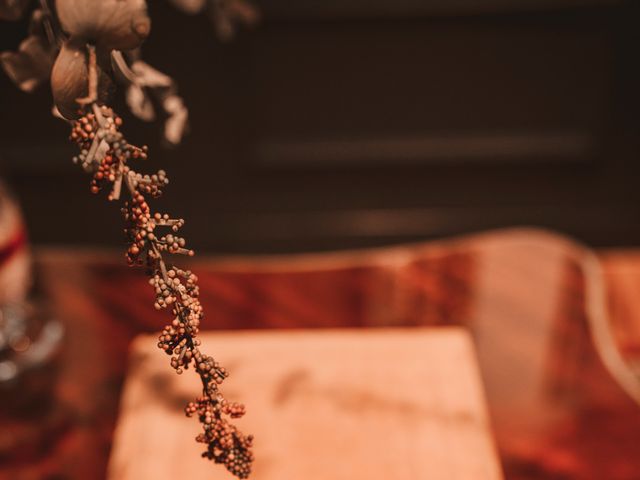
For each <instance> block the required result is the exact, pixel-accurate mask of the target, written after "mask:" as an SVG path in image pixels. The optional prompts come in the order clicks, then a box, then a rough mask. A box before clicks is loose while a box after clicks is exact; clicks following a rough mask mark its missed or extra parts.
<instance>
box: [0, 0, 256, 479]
mask: <svg viewBox="0 0 640 480" xmlns="http://www.w3.org/2000/svg"><path fill="white" fill-rule="evenodd" d="M175 1H176V2H178V3H182V2H183V0H175ZM189 1H191V0H189ZM205 2H208V4H210V6H211V12H212V14H213V15H214V19H215V20H216V22H217V23H216V25H217V28H218V33H219V35H220V36H221V37H223V38H228V37H230V36H231V35H232V34H233V28H234V23H235V22H238V21H239V22H243V23H246V24H251V23H253V22H254V21H255V20H256V19H257V13H256V11H255V10H253V8H252V7H250V6H249V4H247V3H245V2H244V0H195V3H194V2H191V6H190V7H188V8H187V7H186V6H185V9H186V10H189V9H190V8H191V9H193V8H195V9H198V8H201V6H203V5H204V3H205ZM29 3H30V0H0V19H17V18H19V17H20V16H22V15H23V14H24V13H25V12H26V11H27V7H28V6H29ZM187 3H189V2H187ZM54 4H55V8H53V5H54ZM185 5H186V4H185ZM198 5H200V6H198ZM54 12H55V13H54ZM150 29H151V20H150V18H149V16H148V14H147V5H146V1H145V0H39V8H37V9H35V10H34V13H33V17H32V22H31V28H30V37H29V38H28V39H27V40H25V41H24V42H23V43H22V44H21V45H20V48H19V51H18V52H5V53H3V54H1V55H0V65H1V66H2V67H3V68H4V69H5V70H6V71H7V73H8V74H9V76H10V77H11V78H12V79H13V80H14V82H15V83H16V84H17V85H18V86H19V87H20V88H22V89H23V90H25V91H31V90H33V89H34V88H35V87H36V86H37V85H38V84H40V83H42V82H43V80H44V79H46V78H47V77H49V76H50V78H51V89H52V93H53V99H54V104H55V110H54V111H55V113H56V114H57V115H59V116H61V117H63V118H65V119H67V120H69V121H71V124H72V132H71V139H72V140H73V141H74V142H75V143H77V145H78V146H79V147H80V154H79V155H78V156H77V157H75V158H74V161H75V162H76V163H78V164H80V165H81V166H82V168H83V169H84V170H85V171H86V172H88V173H90V174H92V176H93V178H92V181H91V191H92V192H93V193H98V192H100V191H101V190H102V189H103V188H104V187H105V186H107V187H109V189H110V192H109V195H108V198H109V200H114V201H115V200H119V199H120V198H121V197H122V195H123V192H124V193H125V195H126V194H127V193H128V200H126V201H125V202H124V206H123V208H122V212H123V215H124V218H125V223H126V229H125V232H126V234H127V236H128V239H129V247H128V250H127V254H126V255H127V259H128V262H129V264H130V265H142V266H146V268H147V272H148V274H149V276H150V280H149V283H150V284H151V286H152V287H153V288H154V289H155V293H156V300H155V307H156V308H157V309H168V310H170V311H171V313H172V316H173V320H172V321H171V323H170V324H168V325H167V326H166V327H164V329H163V330H162V333H161V334H160V336H159V338H158V347H160V348H161V349H162V350H164V351H165V352H166V353H167V355H170V356H171V366H172V367H173V368H174V369H175V370H176V372H177V373H179V374H180V373H182V372H183V371H184V370H187V369H189V368H190V367H192V368H193V369H194V370H195V371H196V373H197V374H198V375H199V377H200V380H201V382H202V396H200V397H198V398H197V399H196V401H195V402H190V403H189V404H188V405H187V406H186V408H185V412H186V414H187V416H189V417H191V416H193V415H197V416H198V418H199V420H200V422H201V423H202V428H203V432H202V433H201V434H200V435H198V437H197V438H196V440H197V441H198V442H201V443H204V444H206V446H207V449H206V451H205V452H204V453H203V456H204V457H207V458H209V459H211V460H213V461H214V462H215V463H221V464H224V465H225V467H226V468H227V469H228V470H229V471H230V472H231V473H232V474H234V475H236V476H237V477H238V478H248V476H249V474H250V473H251V464H252V462H253V454H252V453H251V444H252V441H253V437H252V436H250V435H249V436H245V435H244V434H242V433H241V432H240V431H239V430H238V429H237V428H236V427H235V426H233V425H232V424H231V423H229V421H228V420H227V419H226V417H230V418H238V417H241V416H242V415H243V414H244V407H243V406H242V405H240V404H237V403H229V402H227V400H226V399H225V398H224V397H223V395H222V393H221V392H220V390H219V385H220V384H221V383H222V382H223V380H224V379H225V378H226V377H227V376H228V373H227V371H226V370H225V369H224V368H223V367H221V366H220V365H219V364H218V363H217V362H216V361H215V360H214V359H213V358H212V357H210V356H208V355H205V354H203V353H202V352H201V351H200V342H199V340H197V339H196V336H197V335H198V332H199V328H200V321H201V320H202V317H203V310H202V306H201V305H200V302H199V300H198V294H199V290H198V285H197V277H196V276H195V275H194V274H193V273H191V272H190V271H189V270H182V269H180V268H178V267H177V266H175V265H173V264H171V263H166V261H165V259H164V255H165V254H186V255H189V256H191V255H193V251H192V250H189V249H187V248H186V241H185V239H184V238H182V237H180V236H179V235H178V232H179V230H180V228H181V227H182V225H183V224H184V221H183V220H182V219H174V218H171V217H169V215H168V214H160V213H152V212H151V209H150V206H149V204H148V202H147V196H150V197H152V198H156V197H158V196H160V195H161V194H162V190H163V189H164V187H165V186H166V185H167V184H168V182H169V181H168V179H167V176H166V174H165V172H164V171H162V170H160V171H158V173H156V174H154V175H143V174H141V173H138V172H136V171H135V170H133V169H132V168H131V166H130V165H129V161H130V160H136V159H146V158H147V148H146V147H142V148H139V147H136V146H134V145H132V144H130V143H128V142H127V141H126V139H125V138H124V136H123V135H122V133H121V132H120V126H121V124H122V121H121V120H120V118H119V117H117V116H116V115H115V113H114V112H113V110H112V109H111V108H109V107H107V106H106V103H107V99H108V97H109V93H110V90H111V87H112V86H113V84H114V82H113V80H114V78H115V79H117V80H119V81H120V82H121V83H124V84H125V85H127V101H128V104H129V107H130V108H131V110H132V111H133V113H134V114H135V115H137V116H138V117H139V118H142V119H143V120H153V119H154V118H155V110H154V103H153V102H152V100H155V104H156V105H157V107H158V108H159V109H160V110H161V111H162V113H163V114H164V115H165V117H166V122H165V138H166V139H167V141H168V142H169V143H178V142H179V141H180V140H181V138H182V135H183V133H184V130H185V128H186V123H187V117H188V114H187V110H186V107H185V106H184V104H183V102H182V99H181V98H180V97H179V96H178V95H177V93H176V92H177V89H176V86H175V83H174V82H173V80H172V79H171V78H170V77H168V76H166V75H164V74H162V73H160V72H158V71H157V70H155V69H153V68H152V67H151V66H149V65H147V64H146V63H144V62H142V61H141V60H139V59H138V58H137V55H138V49H139V47H140V45H141V44H142V42H143V41H144V39H145V38H146V37H147V36H148V35H149V32H150Z"/></svg>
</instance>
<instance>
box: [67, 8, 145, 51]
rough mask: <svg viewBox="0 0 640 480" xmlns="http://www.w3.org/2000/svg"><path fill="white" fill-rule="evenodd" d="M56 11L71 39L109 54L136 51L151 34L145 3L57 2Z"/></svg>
mask: <svg viewBox="0 0 640 480" xmlns="http://www.w3.org/2000/svg"><path fill="white" fill-rule="evenodd" d="M56 9H57V12H58V17H59V18H60V23H61V24H62V27H63V28H64V30H65V31H66V32H67V33H68V34H69V35H70V36H71V37H77V38H82V39H84V40H85V41H87V42H92V43H95V44H96V45H98V47H100V48H103V49H107V50H110V49H116V50H131V49H133V48H137V47H139V46H140V44H141V43H142V42H143V41H144V40H145V39H146V38H147V36H148V35H149V32H150V31H151V20H150V19H149V16H148V15H147V5H146V2H145V0H56Z"/></svg>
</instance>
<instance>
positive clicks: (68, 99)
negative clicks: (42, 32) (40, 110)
mask: <svg viewBox="0 0 640 480" xmlns="http://www.w3.org/2000/svg"><path fill="white" fill-rule="evenodd" d="M100 64H101V62H98V65H97V69H98V72H97V73H98V96H99V98H98V99H97V100H101V101H104V100H105V99H106V97H107V93H108V89H109V88H110V86H111V81H110V79H109V77H108V75H106V74H105V73H104V70H103V69H102V68H101V66H100ZM88 74H89V67H88V55H87V50H86V46H85V45H83V44H80V43H79V42H72V41H69V42H66V43H65V44H64V45H63V46H62V49H61V50H60V53H59V54H58V58H57V59H56V62H55V64H54V66H53V70H52V72H51V90H52V92H53V101H54V103H55V105H56V107H57V108H58V110H59V111H60V113H61V114H62V116H63V117H65V118H66V119H68V120H71V119H74V118H78V116H79V115H80V110H81V109H82V105H80V104H79V103H78V102H77V100H78V99H80V98H83V97H86V96H87V94H88V93H89V75H88Z"/></svg>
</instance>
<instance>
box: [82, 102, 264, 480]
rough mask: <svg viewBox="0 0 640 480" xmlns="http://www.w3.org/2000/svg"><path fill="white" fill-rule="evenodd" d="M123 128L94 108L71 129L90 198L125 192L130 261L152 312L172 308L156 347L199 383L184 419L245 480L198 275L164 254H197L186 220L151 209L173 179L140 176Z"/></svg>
mask: <svg viewBox="0 0 640 480" xmlns="http://www.w3.org/2000/svg"><path fill="white" fill-rule="evenodd" d="M121 124H122V121H121V119H120V118H119V117H117V116H116V115H115V114H114V112H113V110H112V109H110V108H108V107H106V106H98V105H97V104H95V103H94V104H92V105H91V111H90V113H85V114H84V115H82V116H81V117H80V118H79V119H78V120H76V121H74V122H73V124H72V132H71V140H72V141H74V142H75V143H76V144H77V145H78V146H79V148H80V154H79V155H78V156H77V157H75V158H74V162H75V163H77V164H79V165H80V166H82V168H83V169H84V170H85V171H86V172H87V173H90V174H92V175H93V178H92V181H91V191H92V192H93V193H98V192H100V191H101V190H102V189H103V188H104V187H108V188H109V189H110V193H109V196H108V198H109V200H118V199H120V198H121V196H122V192H123V190H124V191H126V192H128V196H129V198H128V200H126V201H125V202H124V206H123V208H122V213H123V215H124V218H125V223H126V229H125V232H126V234H127V237H128V239H129V248H128V249H127V253H126V256H127V261H128V263H129V264H130V265H139V266H146V269H147V273H148V274H149V276H150V280H149V283H150V285H151V286H152V287H153V288H154V290H155V294H156V300H155V304H154V306H155V308H156V309H158V310H160V309H169V310H170V311H171V314H172V316H173V320H172V321H171V323H170V324H168V325H167V326H165V327H164V329H163V330H162V333H161V334H160V336H159V337H158V347H159V348H161V349H162V350H163V351H164V352H165V353H166V354H167V355H170V356H171V366H172V367H173V368H174V369H175V370H176V372H177V373H178V374H181V373H182V372H183V371H184V370H188V369H189V368H191V367H192V368H193V369H194V370H195V372H196V373H197V374H198V375H199V377H200V380H201V382H202V396H200V397H198V398H197V399H196V401H195V402H190V403H189V404H188V405H187V406H186V408H185V412H186V414H187V416H189V417H191V416H194V415H197V417H198V419H199V420H200V422H201V423H202V428H203V432H202V433H201V434H200V435H198V437H197V438H196V440H197V441H198V442H201V443H204V444H206V445H207V449H206V451H205V452H204V453H203V454H202V455H203V457H206V458H209V459H210V460H213V461H214V462H215V463H220V464H224V466H225V467H226V468H227V470H229V472H231V473H232V474H233V475H235V476H237V477H238V478H248V477H249V474H250V473H251V464H252V462H253V454H252V452H251V445H252V442H253V437H252V436H251V435H248V436H246V435H244V434H242V433H241V432H240V431H239V430H238V429H237V428H236V427H235V426H234V425H232V424H231V423H229V421H228V420H227V419H226V418H225V417H230V418H239V417H241V416H242V415H244V413H245V409H244V406H243V405H240V404H237V403H229V402H227V400H226V399H225V398H224V397H223V395H222V393H221V392H220V390H219V386H220V384H221V383H222V382H223V381H224V379H225V378H226V377H227V376H228V373H227V371H226V370H225V369H224V368H223V367H222V366H220V364H219V363H218V362H216V361H215V360H214V359H213V357H210V356H208V355H205V354H204V353H202V352H201V351H200V341H199V340H197V339H196V337H197V335H198V332H199V329H200V321H201V319H202V317H203V314H204V312H203V309H202V305H201V304H200V301H199V300H198V295H199V289H198V284H197V281H198V278H197V277H196V276H195V275H194V274H193V273H192V272H191V271H189V270H182V269H180V268H178V267H177V266H175V265H173V264H171V263H167V262H166V261H165V259H164V254H183V255H189V256H192V255H193V250H189V249H188V248H186V241H185V239H184V238H182V237H180V236H179V235H178V232H179V230H180V228H181V227H182V226H183V224H184V220H182V219H176V218H171V217H170V216H169V215H168V214H160V213H152V212H151V208H150V205H149V203H148V202H147V198H146V196H150V197H153V198H157V197H159V196H160V195H161V194H162V190H163V189H164V187H165V186H166V185H167V184H168V183H169V180H168V179H167V176H166V173H165V172H164V171H163V170H160V171H158V173H156V174H154V175H143V174H141V173H138V172H136V171H134V170H133V169H132V167H131V166H130V165H129V161H130V160H132V159H133V160H136V159H146V158H147V148H146V147H141V148H139V147H136V146H134V145H132V144H130V143H128V142H127V141H126V139H125V138H124V136H123V135H122V133H121V132H120V126H121ZM123 184H124V186H125V188H124V189H123V188H122V187H123Z"/></svg>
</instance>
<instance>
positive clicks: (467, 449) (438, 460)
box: [108, 327, 503, 480]
mask: <svg viewBox="0 0 640 480" xmlns="http://www.w3.org/2000/svg"><path fill="white" fill-rule="evenodd" d="M200 339H201V340H202V342H203V346H204V347H205V348H206V349H207V350H209V349H210V348H214V347H215V349H216V358H217V360H219V361H220V362H221V363H222V364H224V365H229V366H230V368H231V369H232V370H233V374H232V376H230V377H229V379H228V380H227V381H225V384H224V391H225V392H226V396H227V398H229V399H230V400H231V399H234V400H241V401H244V402H246V403H247V405H248V407H249V409H250V412H248V413H247V414H246V415H245V416H244V417H243V418H242V419H240V420H236V421H234V423H236V424H238V425H239V426H240V428H241V429H242V430H243V431H245V432H251V434H253V435H255V439H256V441H255V445H254V449H253V450H254V453H255V458H256V459H255V462H254V465H253V472H252V475H251V477H252V478H255V479H256V480H281V479H283V478H287V479H289V478H291V479H305V480H327V479H331V480H389V479H394V480H417V479H429V480H452V479H461V480H462V479H467V478H468V479H475V480H502V478H503V476H502V471H501V468H500V461H499V459H498V456H497V454H496V450H495V446H494V441H493V437H492V434H491V429H490V426H489V420H488V414H487V408H486V405H485V398H484V393H483V391H482V382H481V380H480V372H479V369H478V365H477V360H476V355H475V352H474V348H473V343H472V340H471V338H470V336H469V334H468V332H467V331H466V330H465V329H464V328H461V327H439V328H438V327H423V328H410V329H408V328H393V329H387V328H376V329H373V328H367V329H333V330H324V329H323V330H318V329H314V330H309V329H305V330H270V331H265V330H254V331H242V332H209V333H206V334H203V335H201V336H200ZM154 340H155V339H154V337H153V336H150V335H141V336H140V337H138V338H136V340H135V341H134V345H133V347H132V354H131V359H132V360H131V368H130V370H129V375H128V377H127V382H126V384H125V389H124V393H123V397H122V401H121V413H120V419H119V421H118V425H117V428H116V434H115V440H114V446H113V450H112V454H111V461H110V463H109V476H108V478H109V480H139V479H143V478H149V479H154V480H174V479H176V478H185V479H189V480H230V476H229V473H228V472H227V471H226V470H225V469H224V468H222V467H217V466H215V465H213V464H212V463H211V462H209V461H208V460H206V459H203V458H202V457H201V456H200V453H202V451H203V448H204V447H203V445H202V444H199V443H196V442H194V441H193V438H194V437H195V436H196V435H197V434H198V433H199V432H200V431H201V428H200V425H199V423H198V422H197V421H196V420H195V419H187V418H185V415H184V411H183V409H182V408H180V407H181V406H182V405H180V403H181V401H182V403H186V401H188V400H187V399H190V400H193V398H194V397H195V396H196V395H199V392H200V391H201V389H202V385H201V383H200V379H199V378H198V376H197V375H194V374H189V373H191V372H186V373H187V374H183V375H175V374H174V373H173V372H172V371H170V370H169V369H167V356H166V355H165V354H164V353H163V352H161V351H160V350H159V349H158V348H157V347H156V346H155V341H154Z"/></svg>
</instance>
